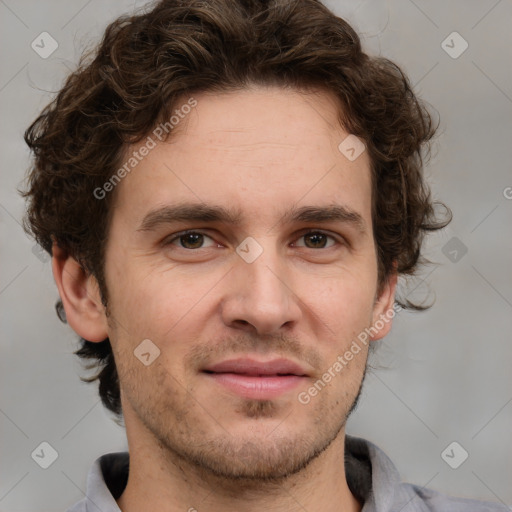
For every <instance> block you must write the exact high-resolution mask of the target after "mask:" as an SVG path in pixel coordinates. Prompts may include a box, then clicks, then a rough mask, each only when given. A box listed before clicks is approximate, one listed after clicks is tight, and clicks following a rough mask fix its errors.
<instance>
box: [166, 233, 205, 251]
mask: <svg viewBox="0 0 512 512" xmlns="http://www.w3.org/2000/svg"><path fill="white" fill-rule="evenodd" d="M205 238H208V239H210V240H211V238H210V237H209V236H207V235H205V234H203V233H201V232H199V231H188V232H185V233H177V234H176V235H175V236H174V237H172V238H171V239H170V240H169V241H168V242H166V243H165V245H171V244H172V245H177V246H178V247H180V248H181V249H189V250H192V249H204V248H205V247H203V243H204V241H205Z"/></svg>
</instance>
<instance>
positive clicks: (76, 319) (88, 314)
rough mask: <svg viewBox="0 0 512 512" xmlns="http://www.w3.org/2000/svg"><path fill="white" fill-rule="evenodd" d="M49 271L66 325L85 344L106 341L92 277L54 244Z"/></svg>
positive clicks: (105, 326) (104, 316) (98, 298)
mask: <svg viewBox="0 0 512 512" xmlns="http://www.w3.org/2000/svg"><path fill="white" fill-rule="evenodd" d="M52 270H53V277H54V279H55V283H56V284H57V288H58V290H59V295H60V298H61V300H62V304H63V306H64V310H65V311H66V319H67V322H68V324H69V325H70V326H71V327H72V328H73V330H74V331H75V332H76V333H77V334H78V335H79V336H81V337H82V338H84V339H86V340H88V341H93V342H98V341H103V340H104V339H105V338H107V337H108V332H107V320H106V315H105V307H104V306H103V304H102V303H101V296H100V292H99V287H98V282H97V281H96V279H95V278H94V276H92V275H90V274H88V273H87V272H86V271H85V270H84V269H83V268H82V266H81V265H80V264H79V263H78V262H77V261H76V260H75V259H74V258H73V257H72V256H70V255H69V254H68V252H67V251H65V250H64V249H62V248H60V247H59V246H58V245H57V243H55V242H54V244H53V247H52Z"/></svg>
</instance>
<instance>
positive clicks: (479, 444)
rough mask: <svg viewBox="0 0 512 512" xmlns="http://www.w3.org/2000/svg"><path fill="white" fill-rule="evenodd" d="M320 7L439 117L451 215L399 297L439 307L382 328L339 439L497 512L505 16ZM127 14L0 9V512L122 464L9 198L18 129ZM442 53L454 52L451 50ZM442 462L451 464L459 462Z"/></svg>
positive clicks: (19, 166) (408, 4)
mask: <svg viewBox="0 0 512 512" xmlns="http://www.w3.org/2000/svg"><path fill="white" fill-rule="evenodd" d="M143 3H144V2H138V3H137V6H140V5H142V4H143ZM327 3H328V5H329V6H330V7H332V8H333V9H334V10H335V11H336V12H337V13H338V14H339V15H341V16H345V17H346V18H347V20H348V21H349V22H351V23H352V24H353V26H354V27H355V28H356V29H357V30H358V31H359V33H360V34H361V35H362V37H363V41H364V45H365V47H366V49H367V50H368V51H369V52H371V53H381V54H382V55H384V56H386V57H389V58H391V59H392V60H394V61H396V62H397V63H398V64H399V65H401V66H403V67H404V69H405V71H406V72H407V74H408V75H409V77H410V79H411V82H412V83H413V84H414V85H415V90H416V91H417V92H418V93H419V94H420V95H421V96H422V97H423V98H424V99H425V100H427V101H428V102H429V103H430V104H432V105H433V106H434V107H435V109H436V110H437V111H438V112H439V115H440V118H441V128H440V131H439V137H438V138H437V142H436V144H435V146H434V154H433V158H432V160H431V162H430V164H429V166H428V168H427V174H428V177H429V181H430V183H431V186H432V191H433V195H434V196H435V197H436V198H438V199H440V200H442V201H445V202H446V203H447V204H448V205H449V206H450V207H451V208H452V210H453V212H454V220H453V222H452V224H451V225H450V226H449V228H447V229H445V230H443V232H441V233H438V234H436V235H433V236H432V237H431V239H429V240H428V245H427V249H428V250H427V255H428V256H429V257H430V258H431V259H432V260H433V261H435V262H437V263H438V264H437V265H433V266H430V267H427V268H426V269H425V271H424V273H423V276H422V279H419V280H416V281H414V282H409V283H404V282H402V283H401V284H402V285H403V286H404V287H405V288H403V290H409V291H408V293H410V294H411V295H410V296H411V297H412V296H415V297H420V296H421V295H422V294H424V293H429V292H430V294H431V297H434V294H435V297H436V303H435V305H434V307H433V308H432V309H431V310H430V311H428V312H425V313H405V312H402V313H400V314H399V315H398V316H397V317H396V318H395V324H394V327H393V330H392V332H391V334H390V335H389V336H388V337H387V338H386V339H385V340H384V341H383V342H381V346H380V349H379V352H378V354H377V355H376V357H375V358H374V359H373V364H374V366H376V367H377V369H376V370H375V371H373V372H371V373H370V374H369V375H368V377H367V380H366V383H365V388H364V392H363V396H362V399H361V402H360V405H359V407H358V409H357V410H356V412H355V413H354V415H353V416H352V418H351V419H350V421H349V424H348V427H347V432H348V433H350V434H354V435H358V436H361V437H365V438H367V439H369V440H371V441H373V442H375V443H376V444H377V445H379V446H380V447H381V448H383V449H384V450H385V451H386V452H387V453H388V455H389V456H390V457H391V458H392V460H393V461H394V462H395V463H396V465H397V466H398V468H399V471H400V472H401V474H402V477H403V479H404V480H407V481H410V482H413V483H416V484H419V485H421V486H427V487H432V488H435V489H438V490H441V491H444V492H448V493H450V494H454V495H460V496H466V497H475V498H482V499H490V500H500V501H502V502H504V503H506V504H509V505H510V504H512V485H511V482H512V462H511V461H512V442H511V432H512V430H511V426H512V386H511V383H512V377H511V372H510V361H512V343H510V342H511V334H510V333H511V332H512V321H511V319H512V315H511V312H512V273H511V272H510V259H511V254H512V237H511V234H512V233H511V231H512V230H511V228H510V226H511V216H512V199H507V196H508V197H509V198H510V197H511V196H512V189H510V188H507V187H512V172H511V161H512V158H511V157H512V80H511V63H512V54H511V48H512V30H511V28H512V23H511V22H512V2H511V1H510V0H501V1H497V0H478V1H477V0H473V1H462V0H458V1H450V2H445V1H441V0H437V1H422V0H414V1H412V0H392V1H388V2H385V1H380V0H379V1H370V0H367V1H346V2H345V1H343V2H342V1H339V0H330V1H329V2H327ZM133 7H134V2H129V1H126V0H125V1H119V0H117V1H114V0H109V1H100V0H90V1H64V0H61V1H57V0H52V1H45V2H41V1H35V0H25V1H18V2H15V1H14V0H0V20H1V30H0V48H1V70H2V71H1V74H0V107H1V111H2V123H1V125H0V130H1V137H0V142H1V144H2V151H1V159H2V172H1V177H0V179H1V187H0V226H1V229H2V242H1V261H2V265H1V270H0V272H1V274H0V315H1V325H2V339H1V349H2V357H1V369H0V371H1V376H2V383H1V396H0V429H1V432H2V436H3V440H2V441H3V442H2V444H1V452H0V457H1V460H2V464H1V469H0V475H1V480H0V510H1V511H28V510H30V511H50V510H65V509H66V508H67V507H68V506H69V505H70V504H72V503H74V502H75V501H77V500H79V499H81V498H82V497H83V492H84V490H85V479H86V473H87V471H88V469H89V467H90V465H91V464H92V462H93V461H94V459H95V458H96V457H98V456H100V455H101V454H103V453H107V452H110V451H117V450H125V449H126V440H125V435H124V431H123V429H122V428H120V427H119V426H117V425H116V424H115V423H114V422H113V421H112V419H111V417H110V415H109V414H108V413H107V412H105V410H104V409H103V407H102V405H101V403H100V401H99V397H98V395H97V391H96V385H91V384H85V383H82V382H81V381H80V380H79V378H78V375H79V374H81V375H83V374H85V372H84V371H83V370H82V369H81V366H80V363H79V362H78V360H77V358H76V356H74V355H73V354H72V352H73V350H74V349H75V346H76V336H75V335H74V333H73V332H72V331H71V329H70V328H69V327H68V326H65V325H63V324H61V323H60V322H59V321H58V319H57V317H56V315H55V313H54V309H53V308H54V303H55V300H56V298H57V291H56V287H55V285H54V284H53V278H52V275H51V270H50V264H49V261H45V259H44V258H42V257H41V255H40V254H38V253H37V251H35V253H34V252H33V247H34V244H33V242H32V241H31V240H29V238H28V237H27V236H26V235H25V234H24V233H23V231H22V229H21V227H20V221H21V218H22V216H23V208H24V206H23V202H22V200H21V198H20V197H19V196H18V195H17V193H16V187H17V186H20V184H21V180H22V179H23V176H24V172H25V170H26V168H27V166H28V152H27V149H26V148H25V145H24V142H23V141H22V133H23V131H24V130H25V128H26V127H27V126H28V125H29V123H30V122H31V121H32V120H33V119H34V118H35V116H36V114H37V113H38V111H39V110H40V109H41V108H42V107H43V106H44V105H46V103H47V102H48V100H49V99H50V97H51V92H52V91H56V90H58V88H59V87H60V85H61V83H62V80H63V77H64V76H65V74H66V73H67V72H68V70H69V69H73V67H74V65H75V64H76V62H77V59H78V57H79V55H80V54H81V52H82V49H83V48H84V47H85V46H87V45H91V44H92V43H94V41H95V40H96V38H97V37H98V36H99V35H100V34H101V33H102V30H103V29H104V27H105V26H106V24H107V22H109V21H111V20H112V19H114V18H115V17H116V16H117V15H119V14H121V13H123V12H126V11H130V10H132V9H133ZM43 31H46V32H49V33H50V34H51V35H52V37H53V38H55V40H56V41H57V42H58V45H59V46H58V49H57V50H56V51H55V53H53V55H51V57H49V58H47V59H43V58H41V57H40V56H39V55H38V54H36V52H35V51H34V50H33V49H32V48H31V42H32V41H33V40H34V39H36V37H37V36H38V35H39V34H40V33H41V32H43ZM453 31H457V32H458V33H460V35H461V36H462V37H463V38H464V40H466V41H467V43H468V45H469V47H468V49H467V50H466V51H465V52H464V53H463V54H462V55H460V56H459V57H458V58H452V57H451V56H449V55H448V54H447V53H446V52H445V50H444V49H443V47H442V46H441V43H442V41H444V40H445V39H446V37H447V36H448V35H449V34H451V33H452V32H453ZM448 44H449V45H450V46H454V48H453V49H452V51H457V50H458V49H460V48H461V46H460V44H461V40H454V42H453V43H451V42H450V39H448ZM507 191H508V192H507ZM446 244H448V245H446ZM443 248H444V249H443ZM464 248H466V249H467V253H465V254H464V250H465V249H464ZM454 250H455V251H456V252H453V251H454ZM43 441H46V442H49V443H50V444H51V445H52V446H53V447H54V448H55V449H56V450H57V452H58V458H57V459H56V461H55V462H54V463H53V464H52V465H51V466H50V467H49V468H48V469H46V470H44V469H42V468H40V467H39V466H38V465H37V464H36V463H35V462H34V460H33V459H32V458H31V453H32V452H33V450H34V449H35V448H36V447H38V446H39V445H40V443H41V442H43ZM453 441H457V442H458V443H459V444H460V446H462V447H463V448H464V449H465V450H466V451H467V452H468V453H469V457H468V459H467V460H466V461H465V462H464V463H463V464H462V465H460V467H458V468H457V469H452V468H451V467H449V466H448V464H447V463H446V462H445V461H444V460H443V459H442V457H441V453H442V452H443V450H444V449H445V448H446V447H447V446H448V445H449V444H450V443H452V442H453ZM452 453H453V454H454V455H453V457H452V460H457V458H458V457H460V455H461V453H462V452H461V449H460V448H456V449H455V450H454V452H450V455H451V454H452ZM340 463H341V461H340Z"/></svg>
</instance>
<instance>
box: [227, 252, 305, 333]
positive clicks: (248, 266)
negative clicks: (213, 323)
mask: <svg viewBox="0 0 512 512" xmlns="http://www.w3.org/2000/svg"><path fill="white" fill-rule="evenodd" d="M280 258H281V256H279V255H278V254H277V252H276V251H271V250H270V249H268V248H267V249H265V250H264V251H263V253H262V254H261V255H260V256H259V257H258V258H257V259H256V260H255V261H253V262H252V263H247V262H246V261H244V260H243V259H242V258H239V260H237V261H236V263H235V265H236V268H234V269H233V271H231V272H230V275H229V279H230V281H231V286H229V287H228V290H229V291H228V292H227V295H226V296H225V297H224V300H223V302H222V318H223V321H224V323H225V325H227V326H229V327H231V328H236V329H241V330H245V331H252V332H253V333H257V334H260V335H264V334H273V333H274V334H275V333H277V332H279V331H280V330H282V329H284V328H287V329H290V328H291V327H293V326H294V325H295V324H296V323H297V322H298V320H299V319H300V316H301V314H302V313H301V308H300V300H299V298H298V296H297V294H296V292H295V290H294V289H293V282H292V279H291V270H290V267H289V266H287V265H286V262H283V261H280Z"/></svg>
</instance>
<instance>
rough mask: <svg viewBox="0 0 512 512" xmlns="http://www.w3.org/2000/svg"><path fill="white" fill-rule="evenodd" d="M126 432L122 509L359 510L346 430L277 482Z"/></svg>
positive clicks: (165, 511) (217, 511) (126, 511)
mask: <svg viewBox="0 0 512 512" xmlns="http://www.w3.org/2000/svg"><path fill="white" fill-rule="evenodd" d="M127 434H128V445H129V451H130V470H129V478H128V483H127V486H126V488H125V490H124V492H123V494H122V496H121V497H120V498H119V499H118V500H117V503H118V505H119V508H120V509H121V510H122V512H135V511H138V510H144V509H147V508H148V504H150V505H151V509H153V510H159V511H161V512H173V511H176V510H185V511H189V512H194V511H195V510H208V511H209V512H220V511H223V512H224V511H225V510H237V511H240V512H253V511H254V512H256V511H258V512H259V511H261V510H273V511H275V512H280V511H286V512H294V511H299V510H300V511H304V510H322V511H323V512H335V511H336V512H339V511H344V512H360V511H361V508H362V506H361V504H360V503H359V502H358V501H357V499H356V498H355V497H354V496H353V495H352V493H351V492H350V490H349V488H348V485H347V480H346V475H345V465H344V442H345V431H344V429H342V430H341V431H340V433H339V435H338V436H337V437H336V439H335V440H334V441H333V442H332V443H331V444H330V445H329V446H328V448H327V449H326V450H324V452H322V453H321V454H320V455H319V456H318V457H316V458H315V459H313V460H312V461H311V462H310V463H309V464H308V465H307V466H306V467H305V468H303V469H302V470H301V471H299V472H298V473H295V474H293V475H289V476H287V477H283V478H282V479H280V480H279V481H277V480H276V481H262V480H252V479H227V478H224V477H219V476H217V475H213V474H211V473H210V472H209V471H206V470H205V469H203V468H200V467H197V466H194V465H192V464H190V463H189V462H188V461H185V460H184V459H183V458H181V457H180V456H179V455H178V454H175V453H170V452H169V450H168V449H165V448H163V447H162V446H161V445H159V444H156V446H155V443H154V442H151V440H150V439H149V438H146V439H145V440H144V438H143V437H141V436H139V435H137V436H135V439H134V438H133V437H132V436H130V435H129V432H128V430H127Z"/></svg>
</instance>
